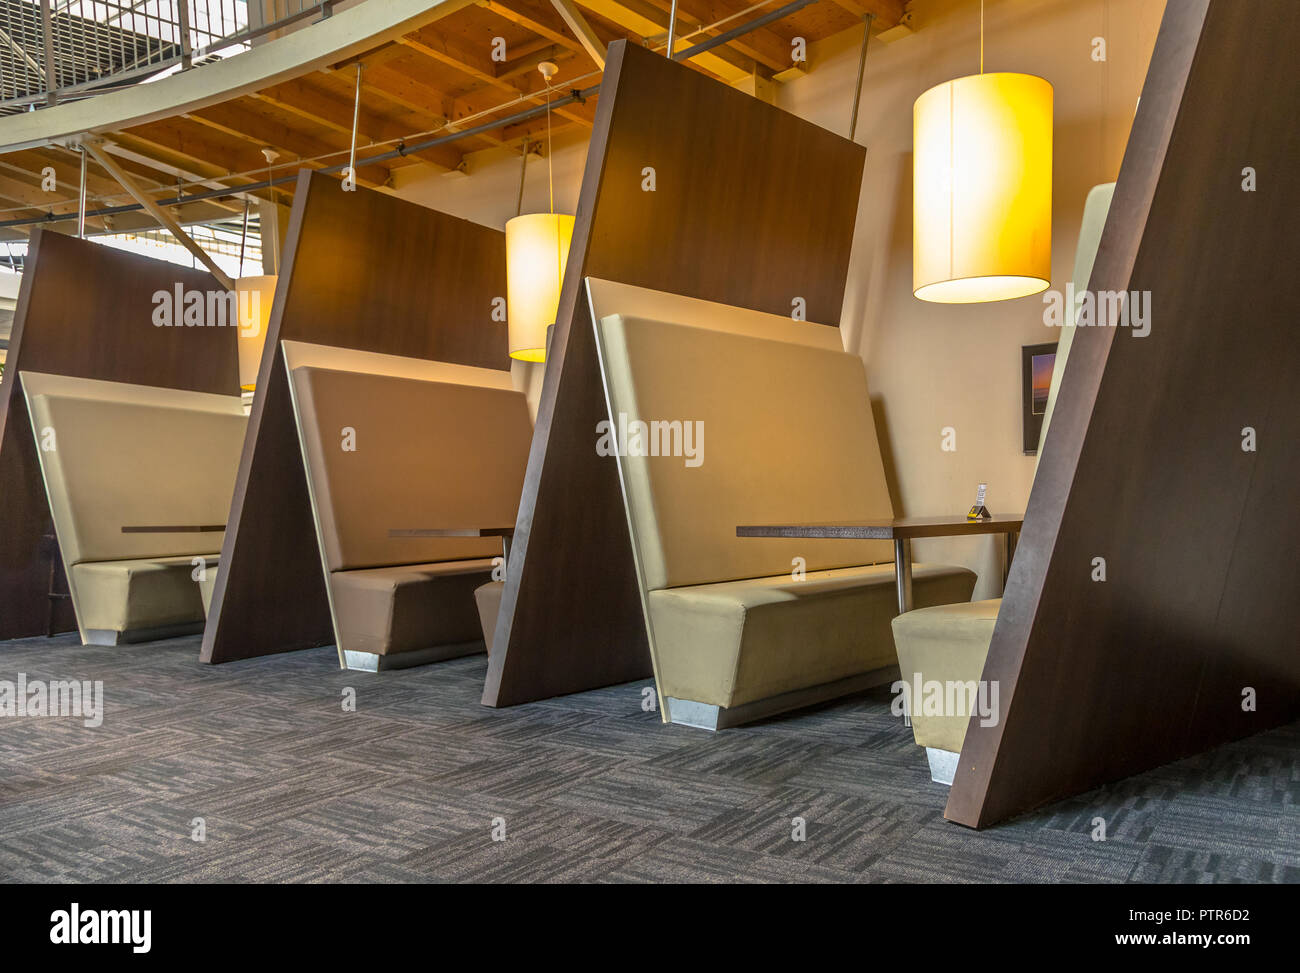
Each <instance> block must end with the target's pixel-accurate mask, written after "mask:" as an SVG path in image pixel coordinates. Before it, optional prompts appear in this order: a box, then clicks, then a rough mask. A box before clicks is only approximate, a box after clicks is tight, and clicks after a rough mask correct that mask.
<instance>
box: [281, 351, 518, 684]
mask: <svg viewBox="0 0 1300 973" xmlns="http://www.w3.org/2000/svg"><path fill="white" fill-rule="evenodd" d="M283 345H284V351H285V363H286V366H287V367H288V369H289V375H290V386H291V389H292V394H293V399H294V410H295V415H296V417H297V423H298V432H299V438H300V442H301V445H302V451H303V458H304V461H305V466H306V471H307V481H308V486H309V489H310V492H311V498H312V508H313V511H314V515H315V519H316V529H317V536H318V540H319V542H320V551H321V562H322V565H323V567H324V570H325V577H326V583H327V587H328V591H329V601H330V612H331V615H332V619H333V624H334V633H335V639H336V641H337V645H338V649H339V660H340V663H341V664H342V665H343V666H344V667H345V668H351V669H362V670H367V671H376V670H379V669H389V668H398V667H402V666H410V665H418V664H423V663H426V662H433V661H438V660H441V659H449V658H454V657H456V656H461V655H468V654H471V653H474V652H482V651H483V647H484V646H483V641H482V630H481V628H480V622H479V614H478V610H477V608H476V604H475V598H474V591H475V589H476V588H478V587H480V586H482V585H484V584H487V583H489V582H490V579H491V577H492V573H493V569H494V567H496V568H497V569H498V572H500V568H501V564H502V562H501V561H500V558H501V555H502V549H503V547H502V540H501V538H500V537H499V536H495V537H492V536H485V537H479V536H445V534H446V533H448V532H457V531H459V532H461V533H463V534H468V533H472V532H474V531H478V530H484V529H503V528H508V527H511V526H513V524H514V521H515V515H516V514H517V512H518V508H519V496H520V493H521V491H522V489H523V479H524V468H525V466H526V465H527V462H528V447H529V443H530V441H531V438H532V420H531V418H530V415H529V411H528V405H527V401H526V399H525V397H524V395H523V393H522V392H517V391H515V390H514V388H513V387H512V386H511V383H510V375H509V373H508V372H505V371H496V370H493V369H485V368H473V367H469V366H464V365H454V364H449V363H446V362H434V361H423V360H420V359H411V358H402V357H398V356H392V355H382V354H376V353H373V352H362V351H354V350H350V349H342V348H329V347H325V346H320V345H311V344H306V343H303V342H293V341H286V342H284V343H283ZM440 534H442V535H444V536H439V535H440Z"/></svg>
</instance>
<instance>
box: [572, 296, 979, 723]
mask: <svg viewBox="0 0 1300 973" xmlns="http://www.w3.org/2000/svg"><path fill="white" fill-rule="evenodd" d="M588 288H589V300H590V302H591V307H592V313H593V319H594V325H595V328H596V336H597V342H598V347H599V351H600V357H601V368H602V374H603V376H604V380H605V389H606V394H607V399H608V406H609V414H610V417H611V419H610V423H611V428H612V429H613V430H614V431H615V432H616V433H617V434H618V445H619V448H618V451H617V452H618V460H617V461H618V463H619V472H620V475H621V479H622V485H623V495H624V501H625V507H626V511H627V517H628V524H629V527H630V532H631V536H632V541H633V548H634V553H635V557H636V563H637V572H638V577H639V580H640V583H641V587H642V596H643V606H644V608H645V618H646V629H647V633H648V635H649V639H650V645H651V652H652V656H653V660H654V668H655V678H656V681H657V684H658V688H659V694H660V697H661V699H662V702H663V708H664V710H665V719H667V720H670V721H672V722H675V723H684V724H688V725H692V726H700V727H704V728H707V729H719V728H722V727H725V726H731V725H735V724H737V723H743V722H747V721H750V720H753V719H756V718H759V717H762V716H764V715H768V714H770V713H774V712H779V711H781V710H788V709H792V708H795V707H799V706H804V705H809V704H811V703H814V702H817V701H819V700H823V699H827V698H831V697H833V696H837V695H842V694H844V693H847V692H853V691H857V690H860V689H862V688H866V687H869V686H872V685H877V684H880V683H882V682H888V681H892V680H893V679H894V678H895V677H896V675H897V671H898V670H897V666H896V658H895V655H894V647H893V643H892V640H891V639H890V633H889V623H890V619H891V618H892V617H893V615H894V614H895V613H896V611H897V603H898V598H897V594H896V588H895V580H894V568H893V550H892V546H891V545H890V544H889V542H887V541H852V540H840V539H831V540H793V539H775V538H763V539H757V538H738V537H737V536H736V527H737V525H740V524H762V523H789V522H792V521H793V522H798V521H800V520H806V521H835V520H872V519H890V518H892V517H893V515H894V512H893V508H892V505H891V503H890V499H889V491H888V488H887V486H886V482H885V472H884V466H883V463H882V461H881V457H880V450H879V446H878V444H877V440H876V429H875V424H874V421H873V419H872V415H871V406H870V399H869V396H868V393H867V382H866V373H865V368H864V366H863V363H862V360H861V359H860V358H858V356H856V355H852V354H849V353H846V352H845V351H843V349H842V346H841V340H840V335H839V332H838V330H837V329H835V328H831V327H826V326H823V325H817V324H810V323H806V322H796V321H792V320H790V319H789V318H785V317H781V316H777V315H770V314H762V313H759V312H755V311H748V310H743V309H739V308H730V307H724V306H722V305H717V304H711V303H709V302H704V301H697V300H693V299H690V298H682V297H677V296H676V295H665V294H662V293H656V292H652V291H644V290H643V289H641V288H633V287H628V286H627V285H621V284H614V283H611V282H607V281H598V280H594V279H593V280H589V281H588ZM656 421H658V422H661V423H676V425H669V426H662V425H661V426H657V427H656V426H652V425H650V424H651V423H653V422H656ZM637 423H646V426H645V428H644V430H642V429H641V427H638V426H637ZM656 429H657V430H658V432H657V433H656V432H654V430H656ZM688 429H689V430H690V431H691V434H692V438H691V439H690V440H687V439H686V431H687V430H688ZM624 430H626V433H624ZM679 432H680V435H679V434H678V433H679ZM665 437H666V438H665ZM674 437H676V438H674ZM648 440H653V441H654V443H655V448H653V449H652V448H648ZM674 443H676V445H678V446H679V447H680V448H678V449H674V448H672V447H673V446H674ZM638 444H639V445H638ZM665 447H667V448H665ZM688 447H689V449H688ZM654 452H657V453H658V455H646V454H647V453H654ZM692 453H693V455H692ZM974 586H975V575H974V574H973V573H972V572H970V571H968V570H966V569H964V568H959V567H952V566H948V565H940V564H917V565H915V566H914V571H913V597H914V599H915V601H916V603H917V604H919V605H935V604H940V603H943V602H949V601H958V602H964V601H969V599H970V596H971V592H972V590H973V589H974Z"/></svg>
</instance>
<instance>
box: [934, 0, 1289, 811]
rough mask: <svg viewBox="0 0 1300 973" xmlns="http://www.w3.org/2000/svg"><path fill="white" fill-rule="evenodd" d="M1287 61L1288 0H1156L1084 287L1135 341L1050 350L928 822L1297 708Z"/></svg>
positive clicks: (1108, 776)
mask: <svg viewBox="0 0 1300 973" xmlns="http://www.w3.org/2000/svg"><path fill="white" fill-rule="evenodd" d="M1298 48H1300V4H1296V3H1294V2H1293V0H1256V2H1253V3H1240V2H1238V0H1180V2H1178V3H1170V4H1169V6H1168V7H1167V8H1166V11H1165V16H1164V22H1163V24H1162V26H1161V29H1160V34H1159V38H1158V40H1157V42H1156V48H1155V53H1154V56H1153V60H1152V63H1151V68H1150V71H1149V73H1148V75H1147V81H1146V86H1145V88H1144V90H1143V92H1142V100H1141V105H1140V108H1139V111H1138V115H1137V118H1136V120H1135V122H1134V129H1133V134H1132V137H1131V139H1130V141H1129V148H1128V152H1127V153H1126V155H1125V159H1124V164H1123V168H1122V170H1121V172H1120V177H1119V183H1118V186H1117V187H1116V192H1115V198H1114V202H1113V204H1112V206H1111V209H1110V216H1109V220H1108V222H1107V225H1106V229H1105V233H1104V235H1103V236H1102V239H1101V246H1100V250H1099V252H1098V256H1097V262H1096V265H1095V267H1094V270H1093V275H1092V282H1091V287H1092V288H1093V289H1095V290H1098V291H1125V292H1130V298H1129V301H1130V304H1134V303H1135V302H1136V301H1138V300H1141V301H1142V302H1143V305H1144V306H1145V307H1149V321H1150V333H1149V335H1147V336H1146V337H1135V336H1134V334H1133V333H1132V329H1131V328H1122V327H1121V328H1109V327H1106V328H1103V327H1092V328H1084V329H1080V330H1079V332H1078V333H1077V334H1076V336H1075V338H1074V347H1073V349H1072V351H1071V354H1070V359H1069V364H1068V365H1067V367H1066V371H1065V375H1064V379H1063V382H1062V385H1061V389H1060V394H1059V398H1058V400H1057V405H1056V412H1055V415H1054V418H1053V420H1052V425H1051V429H1050V432H1049V434H1048V438H1047V441H1046V443H1045V448H1044V453H1043V456H1042V461H1041V463H1040V464H1039V467H1038V476H1037V478H1036V479H1035V481H1034V487H1033V493H1032V495H1031V497H1030V501H1029V508H1028V512H1027V514H1026V516H1025V524H1024V532H1023V533H1022V534H1021V539H1020V545H1019V547H1018V549H1017V552H1016V558H1015V563H1014V565H1013V566H1012V570H1011V578H1010V583H1009V585H1008V587H1007V591H1006V596H1005V598H1004V600H1003V602H1002V609H1001V613H1000V615H999V616H998V622H997V628H996V630H995V632H994V635H993V643H992V646H991V648H990V650H989V655H988V661H987V664H986V667H985V670H984V678H985V679H986V680H990V681H992V680H996V681H997V682H998V683H999V685H1000V691H1001V703H1002V705H1001V721H1000V722H999V723H998V725H996V726H989V727H982V726H980V725H979V720H978V719H975V720H972V721H971V724H970V728H969V729H968V731H967V734H966V741H965V745H964V747H963V749H962V753H961V760H960V763H959V765H958V768H957V773H956V778H955V780H954V783H953V787H952V792H951V794H950V795H949V799H948V808H947V816H948V817H949V818H951V819H952V820H954V821H959V822H961V823H962V824H966V825H971V826H974V827H981V826H984V825H988V824H992V823H994V822H997V821H1000V820H1003V819H1005V818H1007V817H1009V816H1011V815H1014V814H1016V813H1019V812H1022V811H1025V810H1027V809H1030V808H1033V807H1036V806H1038V805H1041V804H1044V803H1046V802H1048V801H1051V800H1054V799H1057V798H1061V797H1064V796H1066V795H1070V794H1076V793H1079V792H1081V791H1084V790H1087V789H1089V788H1092V787H1094V786H1097V785H1099V784H1102V783H1104V782H1106V781H1110V780H1115V779H1117V778H1120V777H1124V776H1126V775H1129V774H1133V773H1136V772H1138V771H1142V770H1145V769H1148V768H1150V767H1154V766H1157V765H1159V764H1162V763H1167V762H1169V761H1171V760H1175V759H1177V758H1179V757H1183V756H1186V755H1188V754H1192V753H1196V752H1198V751H1201V750H1204V749H1206V748H1208V747H1210V746H1213V745H1215V744H1217V743H1221V742H1223V741H1226V740H1231V739H1235V738H1238V737H1242V736H1245V735H1248V734H1251V733H1256V732H1258V731H1260V730H1264V729H1267V728H1269V727H1272V726H1276V725H1278V724H1280V723H1283V722H1287V721H1290V720H1294V719H1295V718H1296V717H1297V716H1300V648H1298V645H1297V634H1296V633H1297V631H1300V599H1297V597H1296V595H1297V592H1300V556H1297V551H1300V519H1298V518H1297V515H1296V503H1295V499H1296V490H1297V488H1296V484H1297V483H1298V482H1300V408H1298V407H1297V393H1296V389H1297V388H1300V341H1297V340H1296V325H1297V317H1296V299H1295V292H1294V286H1293V285H1292V283H1291V281H1292V280H1293V278H1294V274H1295V268H1296V266H1297V265H1300V234H1297V233H1296V228H1295V218H1296V214H1297V213H1300V184H1298V183H1297V181H1296V178H1295V175H1296V160H1297V159H1300V130H1298V129H1297V127H1296V125H1295V110H1296V106H1297V105H1300V73H1298V72H1297V71H1296V69H1295V51H1296V50H1297V49H1298ZM1148 301H1149V304H1147V302H1148ZM1139 330H1140V329H1139ZM1097 558H1104V559H1105V563H1104V567H1105V580H1104V581H1101V580H1094V577H1095V576H1097V572H1098V564H1099V562H1096V561H1095V559H1097Z"/></svg>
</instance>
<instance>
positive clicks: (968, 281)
mask: <svg viewBox="0 0 1300 973" xmlns="http://www.w3.org/2000/svg"><path fill="white" fill-rule="evenodd" d="M912 125H913V131H912V150H913V156H912V166H913V169H912V234H913V243H912V293H913V294H915V295H916V296H917V297H918V298H920V299H921V300H923V301H934V302H936V303H940V304H973V303H977V302H981V301H1004V300H1007V299H1009V298H1013V297H1025V296H1027V295H1029V294H1037V293H1039V292H1040V291H1042V290H1045V289H1046V288H1047V287H1049V286H1050V285H1051V280H1052V86H1051V84H1050V83H1049V82H1047V81H1045V80H1043V79H1042V78H1038V77H1035V76H1033V75H1030V74H1010V73H1001V72H999V73H992V74H976V75H972V76H970V77H967V78H957V79H956V80H954V81H948V82H945V83H944V84H941V85H938V86H937V87H934V88H931V89H930V90H929V91H927V92H925V94H923V95H921V97H920V98H918V99H916V104H915V106H914V107H913V110H912Z"/></svg>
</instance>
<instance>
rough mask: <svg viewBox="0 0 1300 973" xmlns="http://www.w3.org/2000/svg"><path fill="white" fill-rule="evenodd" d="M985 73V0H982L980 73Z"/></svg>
mask: <svg viewBox="0 0 1300 973" xmlns="http://www.w3.org/2000/svg"><path fill="white" fill-rule="evenodd" d="M983 73H984V0H980V74H983Z"/></svg>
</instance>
